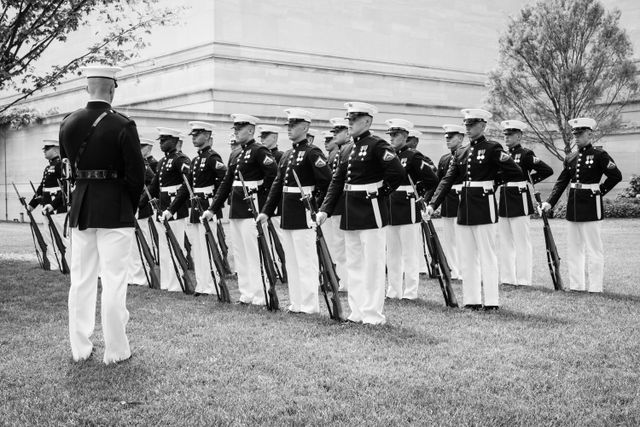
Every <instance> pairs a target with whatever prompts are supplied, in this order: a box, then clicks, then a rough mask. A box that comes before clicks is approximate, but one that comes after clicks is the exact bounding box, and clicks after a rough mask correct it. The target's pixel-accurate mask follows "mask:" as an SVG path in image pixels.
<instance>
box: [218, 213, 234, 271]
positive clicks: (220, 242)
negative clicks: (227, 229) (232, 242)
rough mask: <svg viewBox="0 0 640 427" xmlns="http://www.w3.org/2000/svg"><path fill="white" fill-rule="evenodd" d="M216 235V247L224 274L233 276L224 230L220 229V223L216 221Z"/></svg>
mask: <svg viewBox="0 0 640 427" xmlns="http://www.w3.org/2000/svg"><path fill="white" fill-rule="evenodd" d="M216 234H217V235H218V246H219V247H220V252H221V255H222V266H223V268H224V272H225V274H233V271H231V266H230V265H229V258H228V256H229V246H227V236H225V234H224V228H222V221H220V219H218V220H217V221H216Z"/></svg>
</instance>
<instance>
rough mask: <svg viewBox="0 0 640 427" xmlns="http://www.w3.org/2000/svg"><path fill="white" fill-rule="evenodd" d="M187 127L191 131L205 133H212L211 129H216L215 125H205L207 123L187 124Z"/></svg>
mask: <svg viewBox="0 0 640 427" xmlns="http://www.w3.org/2000/svg"><path fill="white" fill-rule="evenodd" d="M189 126H190V127H191V130H204V131H207V132H212V131H213V128H214V127H216V125H214V124H211V123H207V122H195V121H194V122H189Z"/></svg>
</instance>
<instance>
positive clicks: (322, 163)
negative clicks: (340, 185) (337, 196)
mask: <svg viewBox="0 0 640 427" xmlns="http://www.w3.org/2000/svg"><path fill="white" fill-rule="evenodd" d="M308 161H309V163H311V169H312V170H313V177H314V179H315V183H316V184H315V185H316V190H315V199H316V203H317V205H316V206H320V205H321V204H322V201H323V200H324V198H325V195H326V194H327V189H328V188H329V184H330V183H331V169H330V168H329V164H328V162H327V158H326V157H325V156H324V154H323V153H322V151H320V149H319V148H314V149H313V150H310V152H309V155H308Z"/></svg>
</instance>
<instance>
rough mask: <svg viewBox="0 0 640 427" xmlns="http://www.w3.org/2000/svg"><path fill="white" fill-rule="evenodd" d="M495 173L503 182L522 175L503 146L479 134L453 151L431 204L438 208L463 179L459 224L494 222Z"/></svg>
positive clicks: (495, 209)
mask: <svg viewBox="0 0 640 427" xmlns="http://www.w3.org/2000/svg"><path fill="white" fill-rule="evenodd" d="M498 172H501V177H502V179H504V180H505V181H506V180H510V179H519V178H520V177H521V176H522V169H520V166H518V165H517V164H516V163H515V162H514V161H513V159H512V158H511V156H509V154H507V153H506V152H505V151H504V150H503V149H502V145H500V144H499V143H497V142H495V141H490V140H488V139H486V138H485V136H484V135H482V136H481V137H480V138H478V139H476V140H474V141H471V143H470V144H469V145H467V146H465V147H461V148H459V149H458V150H457V151H456V153H455V155H454V156H453V160H452V161H451V162H450V164H449V169H448V170H447V173H446V174H445V176H444V177H443V178H442V180H441V181H440V184H438V188H437V189H436V192H435V194H434V195H433V199H432V201H431V202H430V205H431V206H432V207H433V208H434V209H435V208H437V207H438V206H439V205H440V203H442V201H443V200H444V198H445V197H446V196H447V195H448V194H449V191H451V187H452V186H453V184H454V183H455V182H459V181H460V180H461V179H462V189H461V191H460V203H459V205H458V224H461V225H481V224H492V223H495V222H497V221H498V215H496V213H497V212H496V211H497V206H496V199H495V185H496V182H495V181H496V178H497V176H498Z"/></svg>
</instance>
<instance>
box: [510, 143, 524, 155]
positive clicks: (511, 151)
mask: <svg viewBox="0 0 640 427" xmlns="http://www.w3.org/2000/svg"><path fill="white" fill-rule="evenodd" d="M521 147H522V146H521V145H520V144H516V145H514V146H513V147H511V148H509V152H510V153H513V152H514V151H516V150H517V149H519V148H521Z"/></svg>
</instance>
